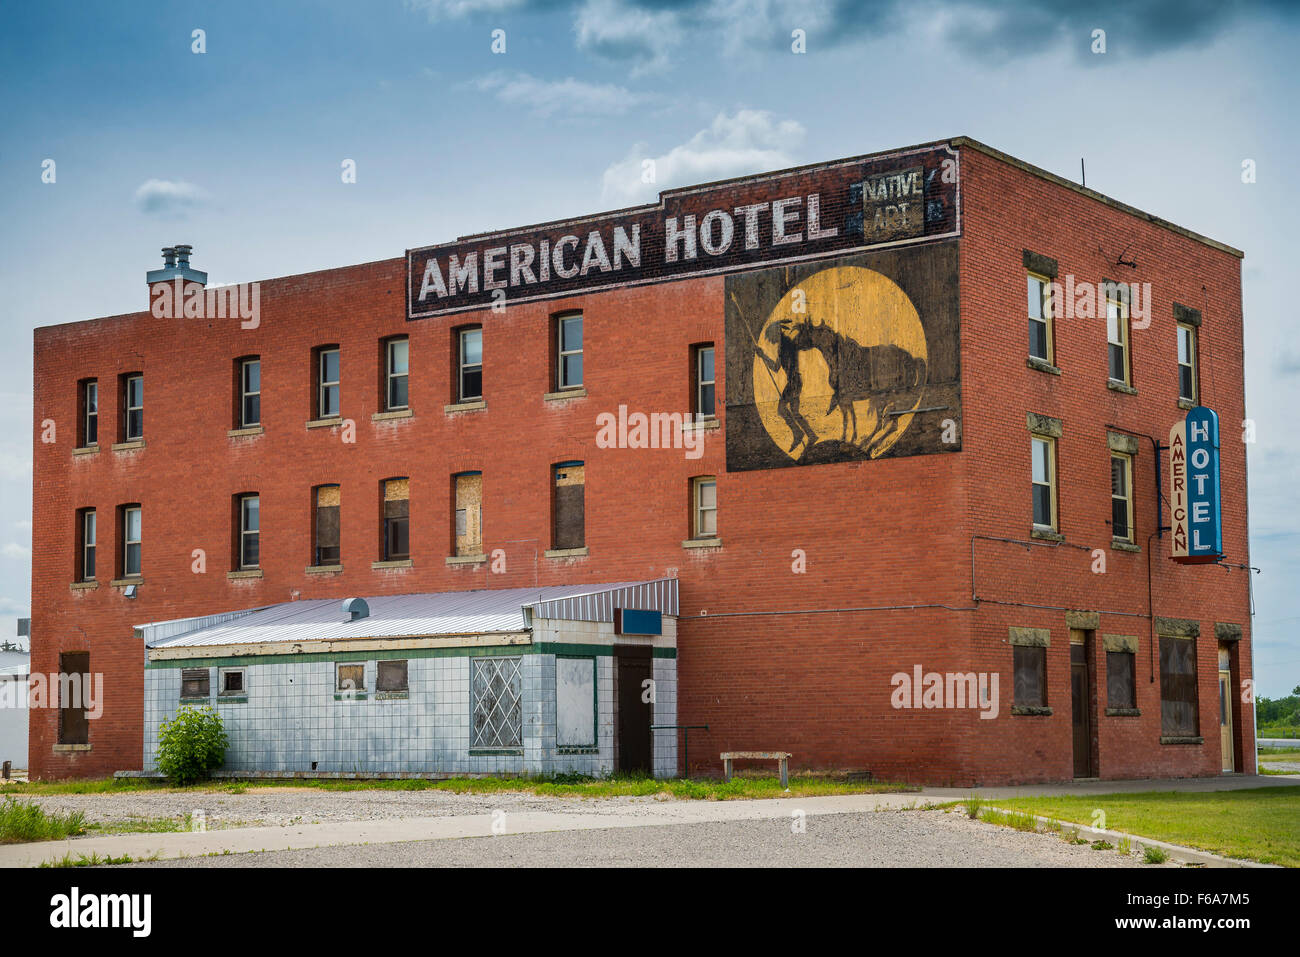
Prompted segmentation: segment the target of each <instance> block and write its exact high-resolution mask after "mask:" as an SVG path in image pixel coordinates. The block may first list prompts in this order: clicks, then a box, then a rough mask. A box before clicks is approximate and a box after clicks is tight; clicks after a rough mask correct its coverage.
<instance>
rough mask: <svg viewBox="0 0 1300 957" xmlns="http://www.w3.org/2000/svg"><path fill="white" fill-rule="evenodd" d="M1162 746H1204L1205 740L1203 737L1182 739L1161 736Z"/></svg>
mask: <svg viewBox="0 0 1300 957" xmlns="http://www.w3.org/2000/svg"><path fill="white" fill-rule="evenodd" d="M1160 743H1161V744H1204V743H1205V739H1204V738H1202V737H1199V736H1197V737H1182V736H1179V735H1163V734H1162V735H1161V736H1160Z"/></svg>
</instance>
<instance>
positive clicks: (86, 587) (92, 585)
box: [68, 581, 99, 591]
mask: <svg viewBox="0 0 1300 957" xmlns="http://www.w3.org/2000/svg"><path fill="white" fill-rule="evenodd" d="M68 587H69V588H71V589H72V590H73V591H93V590H94V589H96V588H98V587H99V582H97V581H88V582H73V583H72V584H71V585H69V586H68Z"/></svg>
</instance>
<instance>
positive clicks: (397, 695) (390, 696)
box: [375, 691, 411, 701]
mask: <svg viewBox="0 0 1300 957" xmlns="http://www.w3.org/2000/svg"><path fill="white" fill-rule="evenodd" d="M410 696H411V695H410V692H407V691H376V692H375V700H376V701H405V700H406V699H407V698H409V697H410Z"/></svg>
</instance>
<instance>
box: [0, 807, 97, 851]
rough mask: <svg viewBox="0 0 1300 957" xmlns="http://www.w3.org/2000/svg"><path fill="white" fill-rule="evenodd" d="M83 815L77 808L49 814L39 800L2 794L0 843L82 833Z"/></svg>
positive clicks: (65, 836)
mask: <svg viewBox="0 0 1300 957" xmlns="http://www.w3.org/2000/svg"><path fill="white" fill-rule="evenodd" d="M86 827H87V825H86V816H85V815H84V814H83V813H82V812H80V811H73V812H71V813H70V814H57V813H56V814H49V813H47V812H46V811H45V809H44V808H42V807H41V806H40V805H39V804H36V803H34V802H31V801H17V800H14V799H13V798H12V797H6V798H5V799H4V801H3V802H0V844H21V843H27V842H30V841H61V840H63V839H64V838H67V837H73V836H75V835H78V834H85V833H86Z"/></svg>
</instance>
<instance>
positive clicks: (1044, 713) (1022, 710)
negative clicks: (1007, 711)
mask: <svg viewBox="0 0 1300 957" xmlns="http://www.w3.org/2000/svg"><path fill="white" fill-rule="evenodd" d="M1011 713H1012V714H1014V715H1023V716H1026V717H1031V718H1050V717H1051V716H1052V709H1051V708H1044V707H1042V706H1041V705H1036V704H1013V705H1012V706H1011Z"/></svg>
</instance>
